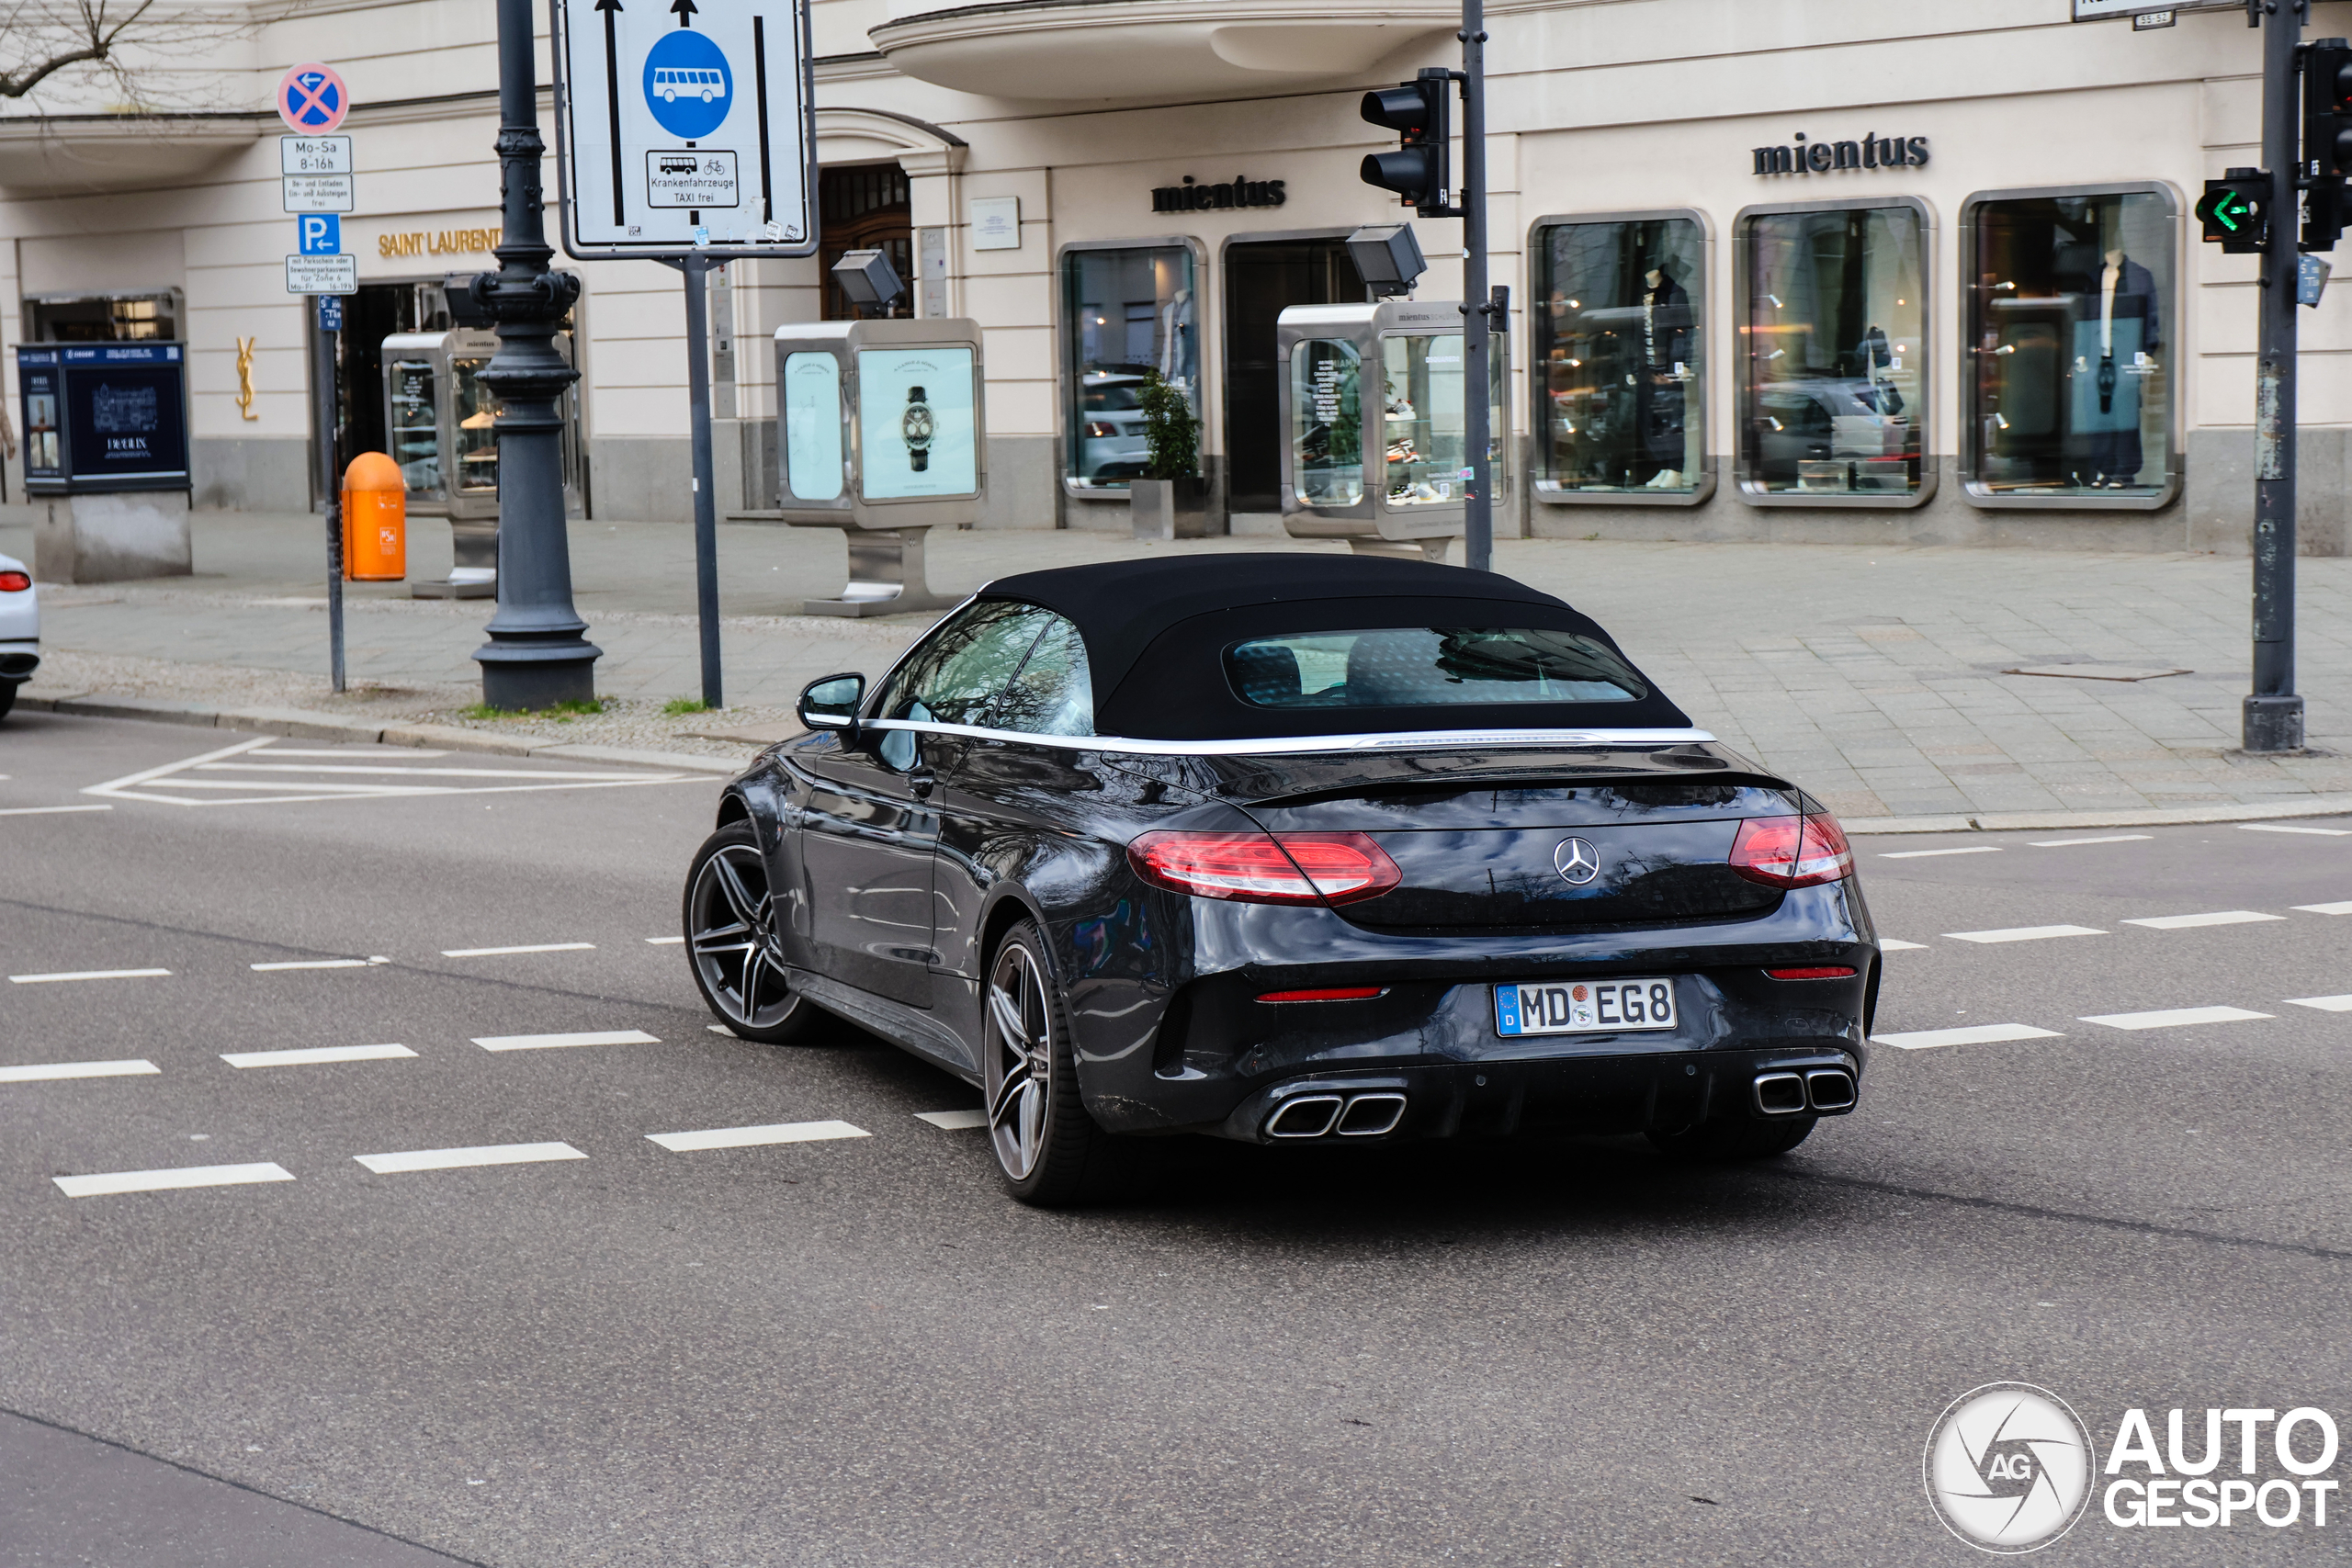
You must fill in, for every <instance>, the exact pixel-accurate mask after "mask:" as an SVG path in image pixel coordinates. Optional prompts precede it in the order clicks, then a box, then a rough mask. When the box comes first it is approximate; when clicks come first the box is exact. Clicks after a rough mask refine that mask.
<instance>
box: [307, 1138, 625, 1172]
mask: <svg viewBox="0 0 2352 1568" xmlns="http://www.w3.org/2000/svg"><path fill="white" fill-rule="evenodd" d="M351 1157H352V1158H353V1159H356V1160H357V1161H358V1162H359V1163H360V1164H361V1165H364V1166H366V1167H367V1168H368V1169H369V1170H372V1171H374V1172H375V1173H376V1174H377V1175H379V1176H393V1175H398V1174H399V1173H401V1172H402V1171H410V1170H464V1169H466V1168H469V1167H472V1166H478V1165H537V1164H538V1163H539V1162H541V1161H543V1160H557V1159H586V1158H587V1157H588V1156H586V1155H583V1154H582V1153H581V1152H580V1151H579V1150H578V1149H575V1148H573V1147H572V1146H571V1145H570V1144H486V1145H482V1146H481V1147H479V1148H471V1149H410V1150H408V1151H407V1152H406V1153H404V1154H392V1155H353V1156H351Z"/></svg>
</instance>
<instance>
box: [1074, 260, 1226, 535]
mask: <svg viewBox="0 0 2352 1568" xmlns="http://www.w3.org/2000/svg"><path fill="white" fill-rule="evenodd" d="M1194 290H1195V283H1194V280H1193V253H1192V251H1191V250H1190V249H1189V248H1187V247H1185V246H1183V245H1149V246H1136V247H1134V248H1132V249H1123V250H1102V251H1093V250H1085V251H1070V252H1069V253H1067V254H1065V255H1064V256H1063V257H1062V341H1063V342H1064V343H1065V344H1067V345H1068V348H1067V353H1068V355H1069V360H1068V364H1067V367H1066V381H1065V386H1066V392H1065V395H1066V396H1067V397H1068V399H1069V405H1068V407H1067V408H1066V409H1065V411H1064V414H1063V423H1064V425H1065V427H1066V428H1067V429H1068V430H1069V447H1068V452H1067V457H1066V467H1065V469H1064V472H1065V475H1066V477H1067V479H1068V480H1069V487H1070V489H1071V490H1073V491H1077V492H1079V493H1080V494H1087V493H1092V492H1104V493H1109V494H1114V495H1117V494H1125V491H1126V488H1127V481H1128V480H1129V479H1140V478H1142V477H1143V470H1144V457H1145V448H1144V434H1143V400H1142V395H1143V389H1144V388H1145V386H1146V385H1148V382H1149V379H1150V378H1151V376H1152V375H1153V374H1154V373H1155V372H1156V373H1157V374H1158V375H1159V376H1160V378H1163V379H1164V380H1166V381H1167V382H1168V383H1169V384H1170V386H1172V387H1174V388H1176V389H1177V390H1179V391H1181V392H1182V393H1183V394H1184V400H1185V401H1186V402H1188V403H1190V404H1191V405H1192V407H1193V412H1194V413H1196V414H1197V413H1198V412H1200V408H1201V372H1200V334H1199V328H1198V323H1197V321H1196V320H1195V318H1196V315H1197V311H1196V310H1195V309H1194V299H1195V293H1194Z"/></svg>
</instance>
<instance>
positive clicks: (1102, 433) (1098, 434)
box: [1086, 419, 1119, 440]
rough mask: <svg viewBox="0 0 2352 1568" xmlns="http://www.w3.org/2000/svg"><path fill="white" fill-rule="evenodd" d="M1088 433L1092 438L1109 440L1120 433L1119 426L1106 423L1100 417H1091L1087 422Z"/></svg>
mask: <svg viewBox="0 0 2352 1568" xmlns="http://www.w3.org/2000/svg"><path fill="white" fill-rule="evenodd" d="M1086 434H1087V437H1088V438H1089V439H1090V440H1108V439H1110V438H1111V437H1113V436H1115V435H1117V434H1119V427H1118V426H1117V425H1115V424H1106V423H1103V421H1102V420H1099V419H1090V420H1088V421H1087V422H1086Z"/></svg>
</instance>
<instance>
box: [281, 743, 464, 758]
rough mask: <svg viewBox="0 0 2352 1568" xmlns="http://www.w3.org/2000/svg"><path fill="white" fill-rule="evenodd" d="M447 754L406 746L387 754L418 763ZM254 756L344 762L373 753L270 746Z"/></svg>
mask: <svg viewBox="0 0 2352 1568" xmlns="http://www.w3.org/2000/svg"><path fill="white" fill-rule="evenodd" d="M448 754H449V753H448V752H447V751H428V750H424V748H423V747H417V748H414V749H413V750H412V749H411V748H409V747H406V746H403V747H401V749H400V750H398V751H395V752H391V753H389V755H391V756H396V757H406V758H415V759H417V760H419V761H422V760H423V759H424V758H426V757H446V756H447V755H448ZM254 755H255V756H257V757H341V758H342V759H343V760H344V761H351V760H352V759H353V758H355V757H367V756H371V755H375V753H372V752H368V751H353V750H337V749H335V748H334V747H329V748H327V749H326V750H322V751H305V750H301V749H300V748H299V747H294V746H272V747H269V748H267V749H266V750H261V751H256V752H254Z"/></svg>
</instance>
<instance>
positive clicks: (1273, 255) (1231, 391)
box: [1225, 235, 1364, 512]
mask: <svg viewBox="0 0 2352 1568" xmlns="http://www.w3.org/2000/svg"><path fill="white" fill-rule="evenodd" d="M1363 297H1364V293H1363V275H1361V274H1360V273H1358V272H1357V271H1356V265H1355V263H1354V262H1352V261H1351V260H1349V259H1348V247H1347V242H1346V241H1345V240H1344V239H1342V238H1340V236H1337V235H1334V236H1332V237H1330V238H1329V239H1312V240H1252V241H1246V242H1245V241H1237V242H1235V243H1232V244H1230V245H1227V247H1226V249H1225V453H1226V458H1225V460H1226V475H1227V478H1226V489H1227V496H1228V500H1227V503H1226V504H1227V509H1228V510H1230V511H1233V512H1279V511H1280V510H1281V509H1282V444H1283V432H1282V430H1281V428H1280V425H1281V420H1282V396H1281V388H1280V385H1279V384H1278V382H1277V381H1276V374H1277V369H1278V367H1277V366H1276V364H1275V360H1274V323H1275V321H1277V320H1278V319H1280V317H1281V316H1282V313H1283V310H1287V309H1288V308H1289V307H1291V306H1293V305H1340V304H1354V303H1356V302H1358V301H1360V300H1362V299H1363Z"/></svg>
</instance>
